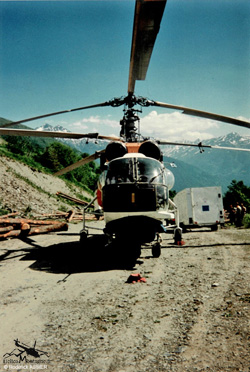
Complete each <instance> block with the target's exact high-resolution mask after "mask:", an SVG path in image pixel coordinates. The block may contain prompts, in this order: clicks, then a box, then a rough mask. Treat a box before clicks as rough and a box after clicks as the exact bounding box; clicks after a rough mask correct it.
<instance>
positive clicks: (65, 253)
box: [21, 235, 142, 275]
mask: <svg viewBox="0 0 250 372" xmlns="http://www.w3.org/2000/svg"><path fill="white" fill-rule="evenodd" d="M29 243H30V244H32V243H31V242H29ZM24 252H25V253H24V254H23V256H22V258H21V261H34V262H33V263H32V264H31V265H30V266H29V268H30V269H32V270H38V271H44V272H48V273H54V274H68V275H71V274H76V273H83V272H97V271H108V270H117V269H121V270H124V269H128V270H131V269H133V268H134V266H135V264H136V263H142V262H141V261H138V260H137V259H130V258H129V257H126V252H123V254H121V252H120V251H119V247H115V246H113V245H112V244H110V245H107V241H106V238H105V237H104V236H103V235H93V236H90V237H88V238H87V239H86V241H84V242H80V241H71V242H64V243H59V244H53V245H50V246H48V247H42V246H38V245H36V244H35V245H34V246H33V247H31V248H26V249H24Z"/></svg>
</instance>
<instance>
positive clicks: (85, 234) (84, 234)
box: [80, 230, 88, 243]
mask: <svg viewBox="0 0 250 372" xmlns="http://www.w3.org/2000/svg"><path fill="white" fill-rule="evenodd" d="M87 237H88V232H87V231H86V230H82V231H80V243H86V241H87Z"/></svg>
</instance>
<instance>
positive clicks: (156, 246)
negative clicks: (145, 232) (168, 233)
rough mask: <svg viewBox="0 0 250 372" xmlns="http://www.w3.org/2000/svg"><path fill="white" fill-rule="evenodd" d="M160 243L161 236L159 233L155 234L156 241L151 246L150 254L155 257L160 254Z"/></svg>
mask: <svg viewBox="0 0 250 372" xmlns="http://www.w3.org/2000/svg"><path fill="white" fill-rule="evenodd" d="M161 243H162V237H161V235H160V234H157V242H156V243H155V244H154V245H153V246H152V256H153V257H155V258H157V257H160V255H161Z"/></svg>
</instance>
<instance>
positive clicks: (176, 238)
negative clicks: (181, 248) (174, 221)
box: [174, 227, 183, 245]
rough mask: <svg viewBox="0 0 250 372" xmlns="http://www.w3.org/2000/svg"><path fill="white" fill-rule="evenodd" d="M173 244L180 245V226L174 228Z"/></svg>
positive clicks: (181, 242)
mask: <svg viewBox="0 0 250 372" xmlns="http://www.w3.org/2000/svg"><path fill="white" fill-rule="evenodd" d="M174 244H176V245H182V244H183V241H182V228H181V227H176V229H175V230H174Z"/></svg>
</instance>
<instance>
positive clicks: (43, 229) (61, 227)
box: [0, 222, 68, 239]
mask: <svg viewBox="0 0 250 372" xmlns="http://www.w3.org/2000/svg"><path fill="white" fill-rule="evenodd" d="M26 227H27V225H26ZM67 230H68V224H67V223H66V222H61V223H58V222H57V224H52V225H45V226H35V227H31V228H30V230H28V229H27V230H12V231H8V232H6V233H5V234H0V239H8V238H14V237H21V236H28V235H37V234H46V233H50V232H54V231H67Z"/></svg>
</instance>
